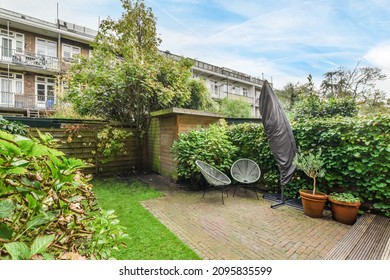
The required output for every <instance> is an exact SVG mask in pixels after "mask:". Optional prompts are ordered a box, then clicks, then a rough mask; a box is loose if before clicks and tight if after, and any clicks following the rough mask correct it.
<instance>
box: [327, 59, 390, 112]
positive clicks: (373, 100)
mask: <svg viewBox="0 0 390 280" xmlns="http://www.w3.org/2000/svg"><path fill="white" fill-rule="evenodd" d="M358 66H359V63H358V64H357V65H356V67H355V69H353V70H347V69H345V68H344V67H339V68H338V69H336V70H335V71H330V72H327V73H325V74H324V77H325V79H324V80H323V81H322V83H321V91H322V94H323V95H324V96H325V97H335V98H341V97H351V98H352V99H353V100H354V101H355V102H358V101H361V102H364V103H366V104H368V105H375V104H378V103H379V102H381V101H382V100H384V98H385V96H386V94H385V93H384V92H382V91H380V90H378V89H376V88H375V87H376V82H377V81H382V80H385V79H386V75H385V74H383V73H382V69H380V68H378V67H369V66H367V67H360V68H359V67H358Z"/></svg>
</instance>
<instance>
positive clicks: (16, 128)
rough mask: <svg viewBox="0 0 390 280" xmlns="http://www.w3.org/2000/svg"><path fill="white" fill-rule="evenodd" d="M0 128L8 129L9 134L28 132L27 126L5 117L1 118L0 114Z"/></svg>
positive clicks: (25, 133) (24, 133)
mask: <svg viewBox="0 0 390 280" xmlns="http://www.w3.org/2000/svg"><path fill="white" fill-rule="evenodd" d="M0 129H1V130H5V131H8V132H9V133H11V134H19V135H27V133H28V126H27V125H24V124H21V123H18V122H11V121H8V120H6V119H3V118H2V117H1V116H0Z"/></svg>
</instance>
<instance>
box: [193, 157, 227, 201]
mask: <svg viewBox="0 0 390 280" xmlns="http://www.w3.org/2000/svg"><path fill="white" fill-rule="evenodd" d="M195 164H196V166H197V167H198V168H199V170H200V172H201V173H202V174H203V176H204V177H205V179H206V181H207V182H208V183H209V184H210V185H211V186H214V187H220V188H221V194H222V204H225V202H224V200H223V191H224V190H226V196H229V193H228V190H227V186H228V185H230V184H231V180H230V178H229V177H228V176H227V175H225V174H224V173H223V172H221V171H220V170H218V169H217V168H215V167H213V166H211V165H210V164H208V163H205V162H203V161H200V160H197V161H195ZM205 194H206V188H205V189H204V192H203V196H202V197H204V195H205Z"/></svg>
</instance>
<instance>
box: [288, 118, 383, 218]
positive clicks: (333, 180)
mask: <svg viewBox="0 0 390 280" xmlns="http://www.w3.org/2000/svg"><path fill="white" fill-rule="evenodd" d="M292 127H293V132H294V136H295V139H296V141H297V145H298V147H299V148H300V149H301V150H303V151H305V150H313V149H314V150H318V149H320V148H321V149H322V158H323V160H324V162H325V174H326V175H325V176H324V177H323V178H322V179H321V178H320V179H319V180H318V185H319V187H320V188H321V189H322V190H323V191H325V192H327V193H329V192H332V191H335V190H336V191H338V192H339V191H343V192H344V191H350V192H352V193H353V194H355V195H356V196H358V197H359V198H360V199H361V200H362V201H363V206H365V207H366V208H368V209H370V210H374V211H381V212H382V213H384V214H386V215H390V188H389V184H390V179H389V171H390V116H389V115H387V116H378V117H375V118H372V119H365V118H357V117H356V118H341V117H340V118H331V119H330V118H325V119H312V120H300V121H298V122H296V123H294V124H293V126H292ZM302 182H303V180H302V179H301V178H300V176H299V173H298V176H297V178H296V180H294V181H293V182H292V183H290V184H289V186H290V188H291V189H294V190H298V189H299V188H300V187H302Z"/></svg>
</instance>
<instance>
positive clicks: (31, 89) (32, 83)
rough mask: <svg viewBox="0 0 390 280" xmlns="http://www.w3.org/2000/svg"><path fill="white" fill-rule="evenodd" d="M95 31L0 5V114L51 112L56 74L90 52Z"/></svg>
mask: <svg viewBox="0 0 390 280" xmlns="http://www.w3.org/2000/svg"><path fill="white" fill-rule="evenodd" d="M96 34H97V32H96V31H95V30H91V29H88V28H85V27H82V26H79V25H75V24H72V23H68V22H66V21H63V20H57V22H56V23H51V22H47V21H43V20H40V19H37V18H33V17H30V16H27V15H23V14H19V13H16V12H13V11H9V10H6V9H2V8H0V115H13V116H31V117H39V116H44V115H47V114H50V112H52V111H53V110H54V108H55V105H56V103H57V94H56V86H58V81H57V79H56V77H57V76H58V74H60V73H64V72H66V71H67V67H68V65H69V62H70V61H71V60H72V58H73V57H74V56H75V55H78V54H82V55H89V52H90V46H89V43H90V42H91V41H92V40H93V39H94V38H95V36H96Z"/></svg>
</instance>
